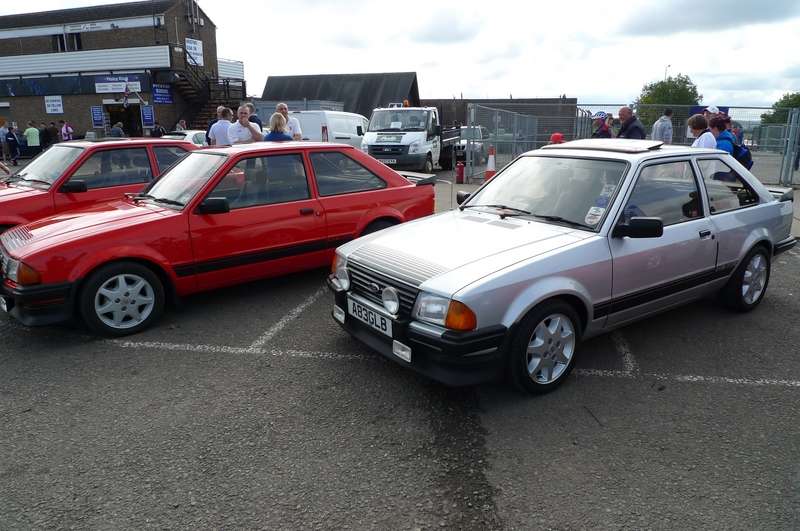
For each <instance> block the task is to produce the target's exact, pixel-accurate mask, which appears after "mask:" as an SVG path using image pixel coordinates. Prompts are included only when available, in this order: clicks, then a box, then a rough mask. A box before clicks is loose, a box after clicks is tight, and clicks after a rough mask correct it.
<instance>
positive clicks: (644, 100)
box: [636, 74, 703, 131]
mask: <svg viewBox="0 0 800 531" xmlns="http://www.w3.org/2000/svg"><path fill="white" fill-rule="evenodd" d="M701 101H703V95H702V94H700V93H699V92H698V91H697V85H695V84H694V83H693V82H692V80H691V79H690V78H689V76H687V75H684V74H678V75H677V76H675V77H673V76H669V77H668V78H666V79H664V80H661V81H653V82H651V83H648V84H646V85H645V86H644V87H642V93H641V94H640V95H639V97H638V98H637V99H636V113H637V115H638V116H639V119H640V120H641V121H642V123H643V124H645V126H646V127H647V129H648V131H649V130H650V128H651V127H652V125H653V123H655V121H656V120H658V118H659V116H661V113H663V112H664V109H665V108H667V107H671V108H672V111H673V115H672V123H673V124H679V123H685V122H686V120H688V119H689V109H688V106H690V105H698V104H699V103H700V102H701Z"/></svg>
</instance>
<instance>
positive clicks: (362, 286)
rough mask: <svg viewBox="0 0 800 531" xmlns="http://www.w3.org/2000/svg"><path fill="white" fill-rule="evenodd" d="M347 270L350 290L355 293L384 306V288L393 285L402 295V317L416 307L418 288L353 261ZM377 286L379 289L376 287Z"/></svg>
mask: <svg viewBox="0 0 800 531" xmlns="http://www.w3.org/2000/svg"><path fill="white" fill-rule="evenodd" d="M347 270H348V272H349V273H350V290H351V291H352V292H353V293H354V294H356V295H359V296H361V297H364V298H365V299H367V300H369V301H372V302H374V303H375V304H377V305H378V306H381V307H383V300H382V299H381V293H382V292H383V288H385V287H387V286H391V287H393V288H394V289H396V290H397V293H398V295H399V296H400V317H401V318H408V317H411V311H412V310H413V309H414V302H415V301H416V300H417V294H418V293H419V290H418V289H417V288H415V287H413V286H410V285H409V284H405V283H403V282H401V281H399V280H396V279H393V278H390V277H387V276H386V275H383V274H381V273H378V272H376V271H373V270H371V269H368V268H366V267H364V266H362V265H360V264H357V263H354V262H352V261H350V262H348V264H347ZM376 287H377V289H375V288H376Z"/></svg>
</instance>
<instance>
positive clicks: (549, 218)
mask: <svg viewBox="0 0 800 531" xmlns="http://www.w3.org/2000/svg"><path fill="white" fill-rule="evenodd" d="M531 215H532V216H533V217H535V218H539V219H544V220H546V221H556V222H558V223H566V224H567V225H572V226H573V227H583V228H585V229H589V230H594V227H592V226H591V225H587V224H586V223H581V222H580V221H572V220H571V219H566V218H562V217H561V216H548V215H546V214H531Z"/></svg>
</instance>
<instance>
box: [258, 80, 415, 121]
mask: <svg viewBox="0 0 800 531" xmlns="http://www.w3.org/2000/svg"><path fill="white" fill-rule="evenodd" d="M262 98H263V99H265V100H271V101H285V100H302V99H303V98H306V99H309V100H329V101H341V102H342V103H344V110H345V111H346V112H355V113H358V114H362V115H364V116H366V117H369V116H370V115H371V114H372V109H374V108H376V107H385V106H386V105H387V104H389V103H395V102H402V101H403V100H404V99H407V100H408V101H409V103H410V104H411V105H415V106H416V105H419V87H418V86H417V73H416V72H388V73H381V74H322V75H308V76H270V77H269V78H267V84H266V85H265V86H264V93H263V95H262Z"/></svg>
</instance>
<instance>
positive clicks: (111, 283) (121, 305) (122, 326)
mask: <svg viewBox="0 0 800 531" xmlns="http://www.w3.org/2000/svg"><path fill="white" fill-rule="evenodd" d="M155 300H156V299H155V293H154V291H153V286H151V285H150V283H149V282H148V281H147V280H146V279H144V278H142V277H140V276H139V275H136V274H132V273H122V274H118V275H114V276H112V277H110V278H109V279H108V280H106V281H105V282H103V284H102V285H101V286H100V288H99V289H98V290H97V292H96V293H95V296H94V311H95V314H96V315H97V318H98V319H100V321H101V322H102V323H103V324H105V325H106V326H108V327H109V328H113V329H115V330H126V329H128V328H133V327H135V326H137V325H139V324H140V323H142V322H143V321H145V320H146V319H147V318H148V317H150V314H151V313H152V312H153V308H154V307H155Z"/></svg>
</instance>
